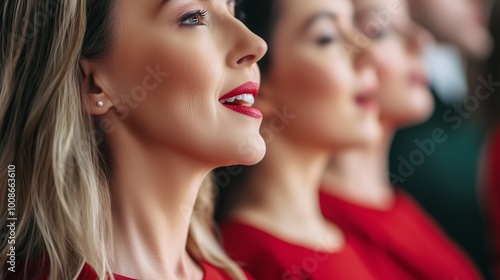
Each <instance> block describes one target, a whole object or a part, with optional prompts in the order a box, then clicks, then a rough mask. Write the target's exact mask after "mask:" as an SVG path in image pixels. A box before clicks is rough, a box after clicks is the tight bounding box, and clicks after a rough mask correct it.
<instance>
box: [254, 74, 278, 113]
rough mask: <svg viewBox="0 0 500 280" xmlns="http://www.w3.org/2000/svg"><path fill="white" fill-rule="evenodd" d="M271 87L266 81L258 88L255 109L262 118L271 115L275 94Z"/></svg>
mask: <svg viewBox="0 0 500 280" xmlns="http://www.w3.org/2000/svg"><path fill="white" fill-rule="evenodd" d="M273 92H274V90H273V87H272V85H271V84H270V83H269V82H268V81H267V80H262V81H261V84H260V88H259V95H258V96H257V98H256V99H255V108H257V109H259V110H260V111H261V112H262V114H263V115H264V117H268V116H271V115H272V114H273V108H275V107H276V106H275V104H274V102H273V100H274V97H275V94H273Z"/></svg>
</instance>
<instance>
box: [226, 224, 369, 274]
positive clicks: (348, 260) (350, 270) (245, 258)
mask: <svg viewBox="0 0 500 280" xmlns="http://www.w3.org/2000/svg"><path fill="white" fill-rule="evenodd" d="M221 234H222V241H223V244H224V247H225V248H226V251H227V252H228V254H229V256H230V257H231V258H232V259H234V260H235V261H237V262H239V263H240V264H241V265H242V267H243V268H244V269H245V270H247V271H248V272H250V274H252V276H254V277H255V279H257V280H302V279H308V280H330V279H339V280H342V279H347V280H357V279H361V280H370V279H375V278H374V276H373V274H372V272H371V271H370V270H369V268H368V267H367V266H366V265H365V263H364V260H362V258H361V257H360V256H359V255H358V254H357V252H356V249H355V247H356V245H355V244H354V240H353V239H351V238H349V237H348V236H347V237H346V244H345V246H344V248H343V249H342V250H341V251H339V252H336V253H327V252H324V250H321V249H320V248H319V246H318V249H317V250H314V249H309V248H306V247H303V246H300V245H296V244H291V243H289V242H287V241H284V240H282V239H280V238H278V237H275V236H273V235H272V234H270V233H267V232H265V231H263V230H261V229H258V228H256V227H253V226H250V225H247V224H244V223H240V222H236V221H230V222H228V223H226V224H224V225H222V227H221Z"/></svg>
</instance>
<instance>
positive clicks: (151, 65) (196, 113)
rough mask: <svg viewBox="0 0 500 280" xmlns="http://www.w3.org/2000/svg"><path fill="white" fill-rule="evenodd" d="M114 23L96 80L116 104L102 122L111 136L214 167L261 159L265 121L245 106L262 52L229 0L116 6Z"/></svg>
mask: <svg viewBox="0 0 500 280" xmlns="http://www.w3.org/2000/svg"><path fill="white" fill-rule="evenodd" d="M111 17H112V19H113V21H112V22H113V24H112V25H111V35H112V36H111V37H112V38H111V44H112V45H111V51H110V54H109V55H108V56H107V57H106V58H104V59H102V60H100V61H99V62H97V63H98V65H99V67H96V69H95V70H94V76H95V77H94V79H95V83H96V85H97V86H99V87H100V88H102V89H103V91H105V92H106V93H107V94H108V96H110V99H112V100H113V108H112V109H111V110H108V111H107V112H106V114H105V115H103V116H101V117H102V118H109V119H111V120H112V124H111V125H112V126H114V127H115V128H120V130H118V129H115V130H114V131H127V134H128V135H132V136H133V138H134V139H133V141H134V142H135V143H139V144H141V145H143V146H144V147H151V148H157V149H160V150H161V149H168V150H169V151H174V152H175V153H178V154H181V155H183V156H188V157H193V158H196V159H197V160H199V161H201V162H204V163H207V162H209V163H210V164H213V165H222V164H226V163H227V162H231V161H232V162H236V163H244V164H253V163H256V162H257V161H258V160H260V159H261V158H262V156H263V154H264V152H265V146H264V144H263V140H262V138H261V137H260V135H259V132H258V131H259V126H260V123H261V121H262V117H261V116H260V113H259V111H258V110H255V109H251V108H250V107H249V106H250V105H252V104H253V97H254V95H255V94H256V93H257V91H258V83H259V82H260V75H259V71H258V68H257V65H256V62H257V61H258V60H259V59H260V58H261V57H262V56H263V54H264V53H265V51H266V49H267V46H266V44H265V42H264V41H263V40H262V39H260V38H259V37H257V36H256V35H254V34H253V33H251V32H250V31H249V30H248V29H247V28H246V27H245V26H244V25H243V24H242V23H241V22H240V21H239V20H238V19H236V18H235V17H234V1H229V2H228V1H227V0H203V1H202V0H167V1H163V0H141V1H136V0H119V1H116V2H115V7H114V10H113V13H112V15H111ZM235 89H236V90H235ZM228 94H229V95H228ZM223 97H224V98H223ZM109 126H110V125H108V127H109ZM112 133H116V132H112ZM112 133H110V135H112ZM111 144H112V143H111ZM245 145H246V146H247V147H248V146H251V147H252V151H251V153H250V152H248V151H247V152H246V153H245V149H244V147H245Z"/></svg>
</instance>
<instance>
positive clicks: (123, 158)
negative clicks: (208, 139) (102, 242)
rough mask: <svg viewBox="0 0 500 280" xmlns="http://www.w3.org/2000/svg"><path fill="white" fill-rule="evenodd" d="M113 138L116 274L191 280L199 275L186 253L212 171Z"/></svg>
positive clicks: (172, 154) (159, 149) (121, 137)
mask: <svg viewBox="0 0 500 280" xmlns="http://www.w3.org/2000/svg"><path fill="white" fill-rule="evenodd" d="M110 137H112V138H113V139H112V143H113V147H114V148H112V149H111V157H112V162H113V165H112V166H111V176H110V188H111V202H112V212H113V232H114V233H113V238H112V241H113V247H114V260H115V267H114V269H115V270H114V272H115V273H117V274H120V275H125V276H128V277H133V278H139V279H187V278H189V279H193V277H195V275H199V274H200V273H201V270H200V269H199V268H197V266H196V264H195V263H194V261H193V260H192V259H191V258H190V256H189V254H188V252H187V251H186V243H187V236H188V231H189V224H190V220H191V215H192V211H193V207H194V204H195V201H196V197H197V194H198V191H199V188H200V185H201V183H202V181H203V180H204V178H205V177H206V176H207V174H208V172H209V168H206V167H204V166H202V164H200V163H197V162H195V161H194V160H192V159H190V158H188V157H186V156H183V155H181V154H179V153H176V152H174V151H169V150H166V149H165V148H162V147H155V146H153V145H144V144H142V143H140V142H139V141H136V139H135V138H134V137H132V136H130V135H126V133H123V134H120V132H114V133H113V135H112V136H110ZM123 147H125V148H124V149H123ZM130 147H133V148H130ZM131 159H132V160H131ZM195 278H196V277H195ZM200 278H201V277H200Z"/></svg>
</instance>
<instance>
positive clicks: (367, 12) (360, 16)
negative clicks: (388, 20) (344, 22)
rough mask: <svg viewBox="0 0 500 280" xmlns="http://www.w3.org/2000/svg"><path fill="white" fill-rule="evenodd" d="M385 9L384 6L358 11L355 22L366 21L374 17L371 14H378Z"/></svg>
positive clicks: (355, 14)
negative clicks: (367, 18) (377, 12)
mask: <svg viewBox="0 0 500 280" xmlns="http://www.w3.org/2000/svg"><path fill="white" fill-rule="evenodd" d="M383 8H384V7H383V6H377V7H369V8H364V9H360V10H357V11H355V13H354V20H355V21H359V20H361V19H365V18H366V17H369V16H372V14H371V12H376V11H379V10H382V9H383Z"/></svg>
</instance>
